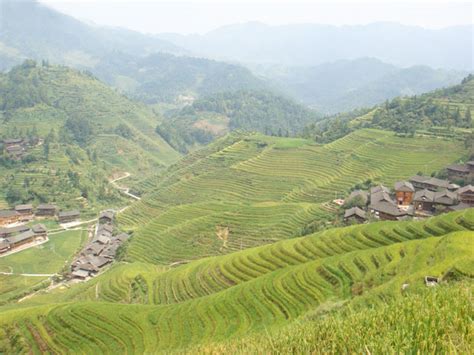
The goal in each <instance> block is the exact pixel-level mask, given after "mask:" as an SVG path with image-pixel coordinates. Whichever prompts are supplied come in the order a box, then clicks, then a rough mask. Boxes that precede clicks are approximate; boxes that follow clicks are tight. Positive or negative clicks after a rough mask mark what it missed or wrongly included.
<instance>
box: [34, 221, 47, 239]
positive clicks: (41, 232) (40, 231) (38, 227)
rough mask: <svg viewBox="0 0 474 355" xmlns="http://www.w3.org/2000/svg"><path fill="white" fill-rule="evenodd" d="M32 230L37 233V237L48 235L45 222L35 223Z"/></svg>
mask: <svg viewBox="0 0 474 355" xmlns="http://www.w3.org/2000/svg"><path fill="white" fill-rule="evenodd" d="M31 230H32V231H33V233H34V234H35V236H36V237H46V236H47V235H48V229H47V228H46V226H45V225H44V224H41V223H40V224H35V225H34V226H33V227H31Z"/></svg>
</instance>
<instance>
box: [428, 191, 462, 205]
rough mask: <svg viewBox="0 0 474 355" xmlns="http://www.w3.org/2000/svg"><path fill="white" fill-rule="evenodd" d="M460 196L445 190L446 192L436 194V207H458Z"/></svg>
mask: <svg viewBox="0 0 474 355" xmlns="http://www.w3.org/2000/svg"><path fill="white" fill-rule="evenodd" d="M457 198H458V196H457V194H456V193H455V192H452V191H449V190H444V191H437V192H435V194H434V203H435V205H443V206H453V205H457V203H458V200H457Z"/></svg>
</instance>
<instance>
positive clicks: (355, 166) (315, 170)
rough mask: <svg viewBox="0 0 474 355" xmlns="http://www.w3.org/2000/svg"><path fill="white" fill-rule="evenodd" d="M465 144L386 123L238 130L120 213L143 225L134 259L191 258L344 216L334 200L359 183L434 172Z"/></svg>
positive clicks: (130, 223)
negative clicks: (311, 132)
mask: <svg viewBox="0 0 474 355" xmlns="http://www.w3.org/2000/svg"><path fill="white" fill-rule="evenodd" d="M464 152H465V148H464V146H463V144H462V142H458V141H455V140H443V139H435V138H419V137H417V138H401V137H397V136H396V135H395V134H394V133H392V132H387V131H379V130H359V131H356V132H353V133H351V134H349V135H348V136H346V137H344V138H342V139H339V140H337V141H335V142H333V143H330V144H327V145H316V144H314V143H311V142H310V141H307V140H303V139H288V138H279V137H267V136H263V135H259V134H255V135H250V136H242V135H241V134H238V133H233V134H231V135H228V136H227V137H226V138H224V139H222V140H219V141H217V142H215V143H213V144H211V145H209V146H208V147H206V148H205V149H202V150H199V151H197V152H195V153H192V154H190V155H188V156H186V157H185V158H183V159H182V160H181V161H180V162H179V163H177V164H175V165H173V166H171V167H170V168H169V169H168V170H167V171H166V172H165V173H163V174H161V175H159V176H158V177H156V178H153V179H150V180H148V181H147V182H145V183H144V184H143V185H142V187H141V189H142V190H143V191H147V193H146V194H145V195H144V196H143V198H142V200H141V201H140V202H138V203H136V204H134V205H132V206H131V207H130V208H129V209H127V210H126V211H125V212H124V213H123V214H121V215H120V216H119V222H120V224H121V227H123V228H125V229H128V230H133V231H134V236H133V239H132V240H131V242H130V245H129V247H128V250H127V256H126V258H127V259H128V260H133V261H137V260H139V261H146V262H153V263H158V264H169V263H172V262H183V261H187V260H193V259H198V258H201V257H205V256H209V255H216V254H223V253H224V254H225V253H230V252H233V251H238V250H241V249H244V248H248V247H253V246H258V245H262V244H268V243H272V242H275V241H277V240H280V239H287V238H291V237H294V236H298V235H302V234H306V233H308V232H311V231H314V230H315V228H316V230H318V229H325V228H327V227H331V226H333V224H331V223H330V222H333V220H334V215H335V206H334V205H332V204H331V203H328V202H329V201H332V200H333V199H334V198H335V197H344V196H345V195H346V194H347V193H348V192H349V190H350V189H351V188H352V187H353V186H355V185H356V184H357V183H364V182H365V181H366V180H367V179H371V180H372V181H373V182H374V183H380V182H381V183H385V184H387V185H392V184H393V183H394V182H395V181H397V180H402V179H407V178H408V177H410V176H412V175H415V174H416V173H417V172H419V171H422V172H423V173H425V174H431V172H433V171H437V170H440V169H442V168H444V167H445V166H446V165H448V164H450V163H451V162H453V161H455V160H457V159H459V158H460V157H461V156H462V155H463V154H464ZM335 224H336V225H337V221H336V223H335ZM225 228H228V229H229V233H228V235H226V236H223V235H221V234H222V233H221V231H222V230H223V229H225Z"/></svg>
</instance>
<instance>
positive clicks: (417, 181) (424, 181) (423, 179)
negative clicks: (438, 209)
mask: <svg viewBox="0 0 474 355" xmlns="http://www.w3.org/2000/svg"><path fill="white" fill-rule="evenodd" d="M410 183H411V184H412V185H413V187H414V188H415V189H416V190H423V189H428V190H431V191H438V190H440V189H449V190H455V189H456V188H458V186H456V185H454V184H451V183H450V182H449V181H447V180H442V179H438V178H435V177H427V176H419V175H416V176H413V177H411V178H410Z"/></svg>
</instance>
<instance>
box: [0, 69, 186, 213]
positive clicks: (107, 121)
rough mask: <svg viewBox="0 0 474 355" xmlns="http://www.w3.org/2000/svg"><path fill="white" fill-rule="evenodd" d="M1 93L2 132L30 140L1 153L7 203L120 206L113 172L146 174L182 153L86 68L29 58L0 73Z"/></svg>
mask: <svg viewBox="0 0 474 355" xmlns="http://www.w3.org/2000/svg"><path fill="white" fill-rule="evenodd" d="M0 92H2V93H5V95H0V119H1V120H2V121H3V124H2V127H1V128H0V138H1V139H5V138H24V139H26V140H27V141H28V142H29V143H28V145H27V146H26V152H25V153H24V156H23V157H22V159H21V160H19V161H15V160H12V159H10V158H9V156H8V154H7V153H4V154H3V156H2V157H1V159H0V165H1V166H2V169H1V173H0V184H1V186H2V187H3V189H2V190H3V194H2V195H3V196H0V199H1V198H2V197H3V199H5V200H6V202H8V203H9V204H14V203H18V202H30V201H37V202H53V201H54V202H57V203H59V204H60V205H61V206H62V207H66V208H67V207H76V208H85V207H100V206H108V207H110V206H113V205H120V204H122V203H123V200H124V198H123V196H121V195H120V193H119V192H118V191H116V190H115V189H114V188H112V187H111V186H110V184H109V181H108V177H109V176H110V175H112V173H114V172H117V171H122V172H123V171H130V172H131V173H132V174H137V175H139V176H141V177H142V178H144V177H146V176H150V175H152V174H153V173H155V172H157V171H159V170H160V169H163V168H164V167H165V166H166V165H167V164H170V163H172V162H174V161H175V160H176V159H178V157H179V154H178V153H177V152H176V151H175V150H173V149H172V148H171V147H170V146H169V145H168V144H167V143H166V142H165V141H164V140H163V139H162V138H161V137H160V136H159V135H157V134H156V133H155V127H156V125H157V124H158V122H159V119H160V118H159V117H157V116H156V115H155V114H154V113H153V112H152V111H151V110H149V109H148V108H146V107H145V106H142V105H139V104H136V103H134V102H132V101H130V100H128V99H126V98H125V97H123V96H121V95H119V94H117V93H116V92H115V91H113V90H111V89H110V88H108V87H106V86H105V85H104V84H102V83H101V82H99V81H98V80H96V79H95V78H93V77H92V76H90V75H88V74H81V73H79V72H77V71H74V70H71V69H67V68H65V67H57V66H49V65H42V66H40V65H37V64H36V63H35V62H33V61H26V62H25V63H24V64H23V65H21V66H18V67H15V68H14V69H12V70H11V71H10V72H9V73H7V74H5V75H0Z"/></svg>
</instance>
